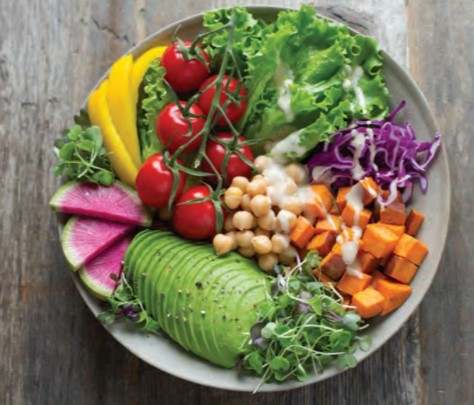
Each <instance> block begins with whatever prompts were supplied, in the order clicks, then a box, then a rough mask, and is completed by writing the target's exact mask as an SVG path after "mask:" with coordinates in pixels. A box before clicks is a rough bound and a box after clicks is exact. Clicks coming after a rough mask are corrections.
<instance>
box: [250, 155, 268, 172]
mask: <svg viewBox="0 0 474 405" xmlns="http://www.w3.org/2000/svg"><path fill="white" fill-rule="evenodd" d="M268 162H269V158H268V157H266V156H264V155H261V156H258V157H257V158H256V159H255V160H254V162H253V163H254V164H255V167H256V168H257V170H258V171H259V173H263V171H264V170H265V168H266V167H267V164H268Z"/></svg>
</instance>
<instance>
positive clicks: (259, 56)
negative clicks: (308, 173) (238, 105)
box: [239, 6, 388, 159]
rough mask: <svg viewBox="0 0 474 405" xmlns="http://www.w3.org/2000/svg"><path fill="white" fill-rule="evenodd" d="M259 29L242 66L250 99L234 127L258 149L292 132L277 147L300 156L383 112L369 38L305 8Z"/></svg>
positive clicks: (377, 60)
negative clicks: (258, 39) (253, 47)
mask: <svg viewBox="0 0 474 405" xmlns="http://www.w3.org/2000/svg"><path fill="white" fill-rule="evenodd" d="M266 32H267V35H266V36H265V38H263V40H262V42H261V44H260V46H259V50H258V52H254V53H252V54H251V55H249V57H248V61H247V64H248V75H247V80H246V86H247V89H248V91H249V94H250V97H249V101H248V106H247V110H246V115H245V116H244V117H243V118H242V120H241V122H240V123H239V126H240V129H241V130H242V132H243V133H244V135H245V136H246V137H247V138H249V139H255V140H261V141H262V142H261V144H263V141H265V140H269V139H272V140H274V139H283V138H286V137H288V136H289V135H292V136H291V142H290V141H288V142H287V143H286V144H285V143H284V144H283V145H280V146H279V148H278V150H280V151H281V150H283V149H285V148H287V149H288V151H287V153H286V158H287V159H295V158H303V157H304V156H306V155H307V153H308V152H309V151H311V150H312V149H313V148H314V147H315V146H316V145H317V144H318V143H319V142H322V141H326V140H327V139H328V136H329V135H330V134H331V133H333V132H335V131H337V130H338V129H341V128H344V127H346V126H347V124H348V122H350V121H352V120H357V119H378V118H383V117H384V116H385V115H386V114H387V112H388V90H387V88H386V86H385V82H384V77H383V70H382V63H383V61H382V56H381V54H380V50H379V47H378V44H377V42H376V41H375V40H374V39H372V38H369V37H365V36H361V35H351V33H350V32H349V30H348V28H347V27H346V26H345V25H342V24H338V23H334V22H331V21H328V20H326V19H324V18H319V17H317V16H316V14H315V11H314V8H313V7H311V6H302V7H301V9H300V10H298V11H287V12H282V13H280V14H279V16H278V18H277V20H276V21H275V23H274V24H273V26H272V29H271V30H267V31H266ZM295 134H296V135H295ZM296 137H297V138H298V140H299V142H296V141H295V138H296ZM281 157H282V158H285V154H283V155H282V156H281Z"/></svg>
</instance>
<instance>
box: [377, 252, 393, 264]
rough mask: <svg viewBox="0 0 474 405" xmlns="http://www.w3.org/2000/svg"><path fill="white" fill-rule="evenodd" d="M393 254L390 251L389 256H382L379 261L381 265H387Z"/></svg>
mask: <svg viewBox="0 0 474 405" xmlns="http://www.w3.org/2000/svg"><path fill="white" fill-rule="evenodd" d="M392 256H393V253H392V252H390V253H389V254H388V255H387V256H384V257H381V258H380V261H379V264H380V266H382V267H385V266H386V265H387V263H388V262H389V261H390V259H391V258H392Z"/></svg>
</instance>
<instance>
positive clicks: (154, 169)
mask: <svg viewBox="0 0 474 405" xmlns="http://www.w3.org/2000/svg"><path fill="white" fill-rule="evenodd" d="M178 162H179V163H180V164H182V162H181V161H180V160H179V159H178ZM185 180H186V176H185V174H184V173H183V172H180V173H179V183H178V189H177V192H176V196H175V198H174V200H175V201H176V199H177V198H179V196H180V195H181V193H182V192H183V188H184V182H185ZM135 187H136V189H137V193H138V196H139V197H140V199H141V200H142V202H143V204H145V205H148V206H150V207H157V208H161V207H166V206H167V205H168V201H169V200H170V197H171V191H172V189H173V172H172V171H171V170H170V169H169V168H168V167H167V166H166V165H165V163H164V162H163V155H162V154H161V153H156V154H154V155H151V156H150V157H149V158H148V159H147V160H145V162H144V163H143V165H142V167H141V168H140V170H139V171H138V175H137V179H136V181H135Z"/></svg>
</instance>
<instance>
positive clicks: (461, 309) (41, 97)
mask: <svg viewBox="0 0 474 405" xmlns="http://www.w3.org/2000/svg"><path fill="white" fill-rule="evenodd" d="M244 3H245V4H250V3H254V4H257V3H259V4H275V5H286V6H291V5H296V4H299V3H300V2H298V1H277V2H272V1H223V0H196V1H184V0H179V1H176V0H175V1H172V0H155V1H152V0H102V1H100V2H99V1H93V0H63V1H61V0H43V1H40V0H16V1H12V0H0V167H1V173H2V182H1V187H0V217H1V222H0V223H1V229H0V231H1V232H0V254H1V256H0V257H1V259H2V265H1V266H0V305H1V307H0V403H1V404H87V405H88V404H104V405H105V404H154V403H159V404H228V405H230V404H239V405H242V404H338V405H340V404H429V405H431V404H471V403H474V384H473V381H474V316H473V312H472V311H474V271H473V265H472V263H473V261H474V249H473V248H472V246H471V245H472V239H473V237H474V214H473V212H474V211H473V209H472V207H473V206H474V191H473V190H474V176H473V173H474V159H473V158H472V156H474V141H473V139H474V138H473V137H472V131H473V128H474V114H473V111H474V97H473V94H474V77H473V76H474V52H473V45H472V44H473V43H474V33H473V31H472V29H471V23H472V21H473V20H474V6H473V3H472V0H453V1H449V2H448V1H444V0H432V1H429V0H407V1H404V0H364V1H361V0H352V1H351V0H346V1H344V0H340V1H338V2H333V1H329V0H326V1H320V2H318V6H319V7H321V11H322V12H324V13H326V14H329V15H332V16H336V17H341V18H343V19H346V20H349V21H350V22H352V23H353V24H355V25H356V26H358V27H359V28H360V29H363V30H367V31H370V32H371V33H373V34H374V35H375V36H376V37H377V38H378V39H379V40H380V41H381V43H382V45H383V46H384V48H386V49H387V50H388V51H389V52H390V53H392V54H393V55H394V56H395V58H396V59H397V60H398V61H400V62H401V63H402V64H403V65H405V66H406V67H408V68H409V69H410V71H411V73H412V75H413V77H414V78H415V79H416V81H417V82H418V83H419V85H420V86H421V88H422V90H423V91H424V92H425V94H426V96H427V98H428V101H429V103H430V105H431V107H432V108H433V110H434V112H435V115H436V117H437V120H438V123H439V128H440V130H441V131H442V133H443V134H444V135H445V137H444V142H445V146H446V148H447V151H448V154H449V157H450V162H451V178H452V184H453V190H452V191H453V201H452V215H451V223H450V235H449V238H448V244H447V248H446V251H445V254H444V258H443V261H442V264H441V267H440V269H439V272H438V275H437V277H436V279H435V281H434V284H433V286H432V288H431V289H430V291H429V292H428V294H427V296H426V298H425V300H424V301H423V303H422V305H421V307H420V309H419V310H418V311H416V312H415V314H414V315H413V316H412V318H411V319H410V321H409V322H408V323H407V324H406V325H405V326H404V327H403V328H402V329H401V331H400V332H399V333H398V334H397V335H395V336H394V337H393V338H392V339H391V340H390V341H389V342H388V343H387V344H386V345H385V346H384V347H383V348H382V349H380V350H379V351H377V352H376V353H375V354H373V355H372V356H371V357H370V358H369V359H367V360H366V361H364V362H363V363H362V364H361V365H360V366H359V367H358V368H357V369H354V370H350V371H347V372H345V373H343V374H342V375H340V376H337V377H335V378H333V379H330V380H327V381H325V382H323V383H320V384H317V385H313V386H309V387H305V388H302V389H298V390H294V391H290V392H286V393H278V394H257V395H251V394H239V393H233V392H227V391H221V390H214V389H210V388H206V387H201V386H198V385H195V384H192V383H188V382H185V381H182V380H179V379H176V378H174V377H171V376H169V375H167V374H165V373H163V372H161V371H159V370H156V369H154V368H152V367H150V366H148V365H147V364H145V363H143V362H142V361H141V360H138V359H137V358H136V357H134V356H133V355H132V354H130V353H128V352H127V351H126V350H125V349H123V348H122V347H121V346H120V345H119V344H118V343H117V342H115V341H114V339H113V338H112V337H111V336H110V335H109V334H108V333H107V332H106V331H105V329H103V328H102V326H101V325H100V324H99V323H98V322H97V321H96V320H95V318H94V317H93V316H92V314H91V313H90V312H89V310H88V309H87V308H86V306H85V305H84V303H83V301H82V300H81V298H80V296H79V294H78V293H77V291H76V290H75V288H74V286H73V283H72V280H71V278H70V275H69V273H68V270H67V266H66V263H65V261H64V259H63V257H62V253H61V251H60V246H59V241H58V237H57V231H56V218H55V216H54V214H53V213H52V212H50V210H49V208H48V206H47V202H48V200H49V198H50V197H51V195H52V193H53V191H54V190H55V188H56V187H57V185H58V181H57V179H55V178H54V175H53V166H54V163H55V158H54V156H53V153H52V143H53V140H54V139H55V138H56V137H57V136H58V134H59V133H60V132H61V130H62V129H63V128H64V127H66V126H68V125H69V124H70V122H71V117H72V114H73V113H74V112H76V111H77V109H78V107H79V106H80V105H81V103H82V100H83V99H84V97H85V96H86V95H87V94H88V92H89V90H90V89H91V87H92V86H93V84H94V83H95V82H96V81H97V80H98V78H99V77H100V76H101V75H102V73H103V72H104V71H105V69H107V68H108V67H109V66H110V64H111V63H112V62H113V61H114V60H115V59H116V58H117V57H118V56H119V55H121V54H122V53H124V52H125V51H127V49H128V48H130V47H131V46H132V45H134V44H135V43H137V42H138V41H140V40H141V39H143V38H144V37H145V36H146V35H148V34H150V33H152V32H153V31H155V30H157V29H159V28H160V27H162V26H163V25H164V24H167V23H170V22H173V21H175V20H177V19H180V18H183V17H185V16H187V15H190V14H195V13H198V12H200V11H203V10H205V9H208V8H214V7H219V6H223V5H231V4H244ZM439 214H440V215H443V213H439Z"/></svg>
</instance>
